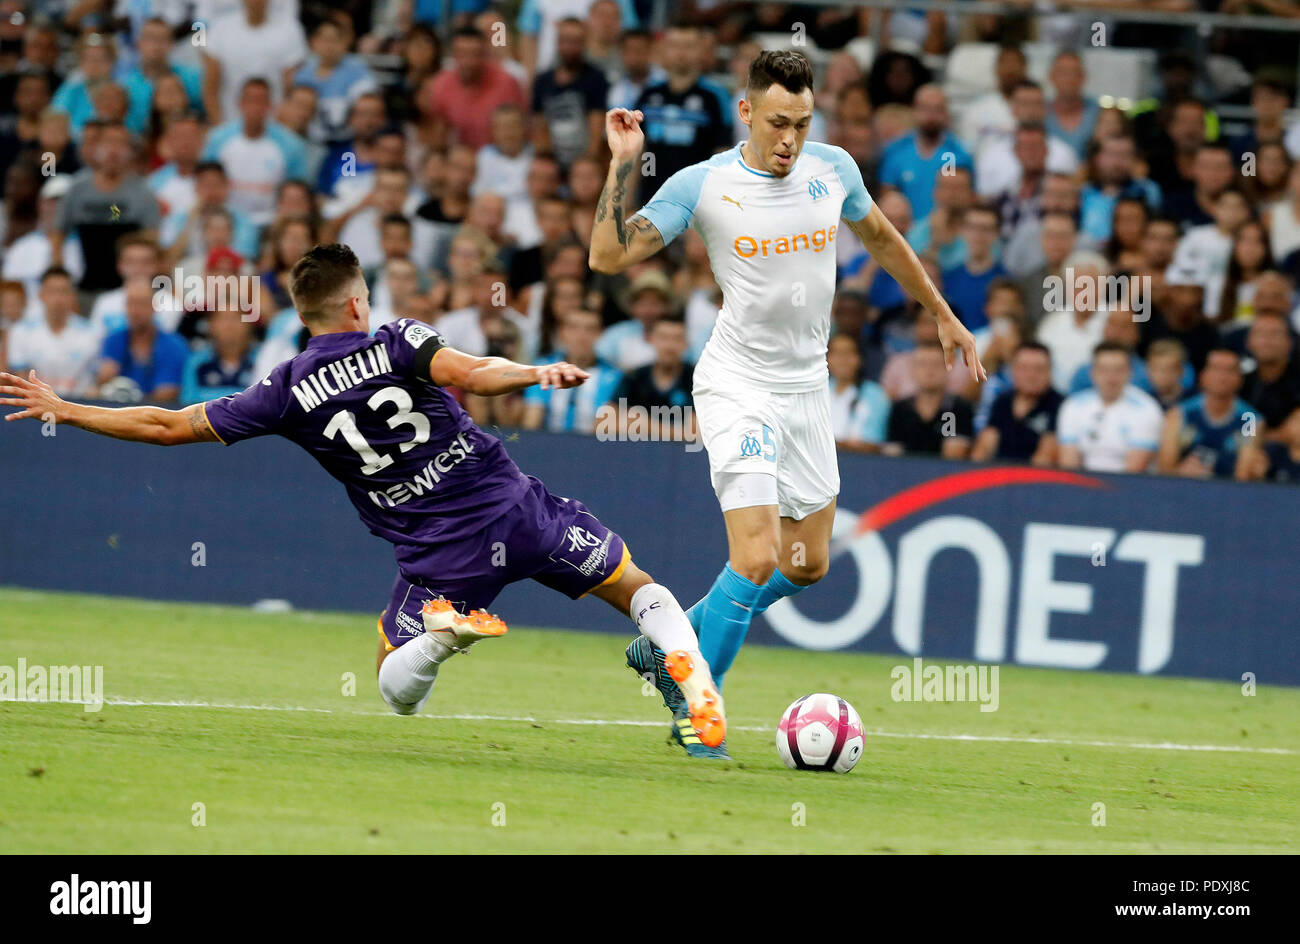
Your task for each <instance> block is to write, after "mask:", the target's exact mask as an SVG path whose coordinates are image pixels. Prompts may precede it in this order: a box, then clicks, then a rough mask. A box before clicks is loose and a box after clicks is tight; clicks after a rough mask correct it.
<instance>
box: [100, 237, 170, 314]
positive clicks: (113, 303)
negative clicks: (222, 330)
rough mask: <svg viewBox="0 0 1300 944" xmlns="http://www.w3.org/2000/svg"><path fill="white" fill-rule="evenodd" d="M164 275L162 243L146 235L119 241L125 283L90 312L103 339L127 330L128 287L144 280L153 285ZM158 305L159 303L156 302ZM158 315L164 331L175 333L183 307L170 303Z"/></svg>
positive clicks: (120, 269) (119, 269) (119, 263)
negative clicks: (160, 244)
mask: <svg viewBox="0 0 1300 944" xmlns="http://www.w3.org/2000/svg"><path fill="white" fill-rule="evenodd" d="M161 273H162V251H161V250H160V249H159V248H158V242H157V240H155V239H154V238H153V237H151V236H147V235H144V234H142V233H128V234H127V235H125V236H123V237H122V238H121V239H119V240H118V241H117V274H118V276H119V277H120V278H121V279H122V283H123V284H122V285H121V286H119V287H118V288H114V289H109V290H108V291H106V292H101V293H100V295H99V297H98V298H96V299H95V304H94V307H93V308H91V309H90V324H91V326H92V327H93V328H94V329H95V330H96V331H97V332H98V333H99V334H100V335H101V336H104V335H109V334H112V333H113V332H114V331H118V330H120V329H121V328H124V327H126V283H127V282H128V281H131V280H132V279H144V280H146V281H148V282H149V283H150V284H152V283H153V279H154V276H157V275H160V274H161ZM155 301H156V299H155ZM154 314H155V316H156V318H157V320H158V324H159V326H160V327H162V328H164V329H165V330H169V331H170V330H174V329H175V328H176V322H177V321H179V320H180V307H179V306H178V305H176V304H173V303H172V302H171V300H170V298H169V299H168V303H167V304H166V305H164V306H163V307H162V308H161V309H159V308H158V307H157V306H156V305H155V311H154Z"/></svg>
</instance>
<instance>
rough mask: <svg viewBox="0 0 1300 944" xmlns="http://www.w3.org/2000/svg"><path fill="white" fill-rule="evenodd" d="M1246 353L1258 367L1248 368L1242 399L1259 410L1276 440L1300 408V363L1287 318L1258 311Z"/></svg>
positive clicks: (1248, 339)
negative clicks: (1285, 422) (1283, 424)
mask: <svg viewBox="0 0 1300 944" xmlns="http://www.w3.org/2000/svg"><path fill="white" fill-rule="evenodd" d="M1246 351H1247V353H1248V354H1249V355H1250V358H1251V361H1253V365H1254V366H1253V367H1248V368H1247V369H1246V376H1245V378H1244V379H1243V381H1242V385H1241V398H1242V399H1243V400H1245V401H1246V402H1247V403H1249V404H1250V405H1251V406H1253V407H1254V408H1255V409H1256V410H1258V411H1259V415H1260V417H1261V418H1262V419H1263V421H1264V427H1265V430H1266V431H1267V432H1268V433H1269V434H1271V435H1270V438H1275V437H1276V435H1277V433H1278V431H1279V430H1280V428H1281V426H1282V423H1283V422H1284V421H1285V420H1286V418H1287V417H1288V416H1290V415H1291V412H1292V411H1293V410H1294V409H1295V408H1296V407H1300V364H1297V362H1296V357H1295V346H1294V343H1293V341H1292V335H1291V330H1290V327H1289V326H1288V324H1287V321H1286V318H1285V317H1279V316H1278V315H1276V314H1265V313H1264V312H1262V311H1260V312H1257V313H1256V314H1255V320H1254V321H1252V322H1251V325H1250V331H1249V332H1248V333H1247V335H1246Z"/></svg>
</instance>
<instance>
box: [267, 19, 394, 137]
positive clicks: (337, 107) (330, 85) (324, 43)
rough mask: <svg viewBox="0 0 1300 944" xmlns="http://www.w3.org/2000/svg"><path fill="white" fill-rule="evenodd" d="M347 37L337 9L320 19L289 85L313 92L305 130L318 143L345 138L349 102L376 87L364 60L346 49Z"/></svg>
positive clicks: (345, 24) (346, 26) (345, 22)
mask: <svg viewBox="0 0 1300 944" xmlns="http://www.w3.org/2000/svg"><path fill="white" fill-rule="evenodd" d="M351 39H352V30H351V28H350V25H349V24H348V17H347V15H346V14H344V13H342V12H341V11H340V12H336V13H335V15H334V16H333V17H326V18H325V19H323V20H321V21H320V22H319V23H317V24H316V28H315V29H313V30H312V33H311V55H310V56H308V57H307V60H306V61H305V62H304V63H303V64H302V67H301V68H299V69H298V72H297V74H296V75H295V76H294V78H293V83H292V84H294V85H296V86H298V87H306V88H310V89H313V90H314V91H315V92H316V114H315V115H313V116H312V121H311V125H310V129H309V132H308V133H309V136H310V137H311V138H312V139H313V140H316V141H320V142H322V143H326V144H334V143H336V142H338V141H345V140H347V139H348V138H349V137H350V134H349V129H348V126H347V119H348V112H349V111H350V110H351V108H352V104H353V102H355V101H356V100H357V98H358V97H360V96H361V95H362V94H363V93H365V92H373V91H376V90H378V88H379V84H378V82H376V80H375V77H374V75H373V74H372V73H371V71H370V67H369V66H367V65H366V62H365V60H364V59H362V58H361V57H360V56H356V55H352V54H350V53H349V52H348V45H349V43H350V42H351ZM286 87H288V86H286Z"/></svg>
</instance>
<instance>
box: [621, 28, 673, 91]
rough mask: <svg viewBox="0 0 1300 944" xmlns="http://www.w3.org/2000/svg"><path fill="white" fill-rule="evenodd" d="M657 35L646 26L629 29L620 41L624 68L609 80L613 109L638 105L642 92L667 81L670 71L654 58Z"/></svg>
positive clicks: (624, 32)
mask: <svg viewBox="0 0 1300 944" xmlns="http://www.w3.org/2000/svg"><path fill="white" fill-rule="evenodd" d="M654 45H655V40H654V34H653V33H651V32H650V31H649V30H645V29H627V30H624V31H623V35H622V36H621V37H620V38H619V41H618V54H619V59H620V61H621V65H622V68H621V69H620V70H618V72H619V74H618V76H617V77H616V78H611V79H610V80H609V82H610V85H609V97H608V99H606V104H607V106H608V107H609V108H635V107H636V103H637V100H638V99H640V97H641V93H642V92H644V91H645V90H646V88H647V87H649V86H651V85H657V84H659V83H660V82H664V81H667V79H668V73H667V72H665V71H664V69H663V67H662V66H661V65H659V64H658V63H657V62H655V61H654Z"/></svg>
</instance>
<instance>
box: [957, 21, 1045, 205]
mask: <svg viewBox="0 0 1300 944" xmlns="http://www.w3.org/2000/svg"><path fill="white" fill-rule="evenodd" d="M993 77H994V88H993V90H992V91H989V92H985V93H984V94H983V95H980V96H978V97H977V98H975V100H974V101H972V102H970V103H968V104H967V106H966V110H965V112H964V114H963V116H962V120H961V125H960V135H961V139H962V141H964V142H965V143H966V146H967V147H968V148H969V149H970V153H971V154H972V155H974V157H975V160H976V163H977V165H978V164H980V163H981V162H982V160H983V158H984V155H985V154H986V153H987V152H988V151H989V149H990V148H992V147H993V146H994V145H995V144H999V143H1002V144H1006V143H1010V139H1011V136H1012V134H1013V133H1014V132H1015V130H1016V125H1017V124H1018V123H1019V122H1020V121H1022V120H1024V119H1020V118H1017V117H1016V115H1015V109H1014V106H1013V105H1012V104H1011V100H1012V97H1013V96H1014V95H1015V92H1016V89H1017V88H1019V86H1020V83H1022V82H1024V81H1026V80H1027V77H1028V72H1027V63H1026V61H1025V54H1024V52H1023V51H1022V50H1021V49H1020V47H1019V46H1017V45H1014V44H1007V45H1004V46H1003V47H1002V48H1001V49H999V50H998V55H997V59H996V60H994V63H993ZM1038 120H1039V121H1041V120H1042V115H1039V116H1038ZM983 186H984V182H983V180H982V179H981V180H980V187H981V190H980V194H981V196H983V195H985V194H987V193H989V191H986V190H984V189H983ZM999 189H1001V188H999ZM993 192H994V193H996V192H998V191H993Z"/></svg>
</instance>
